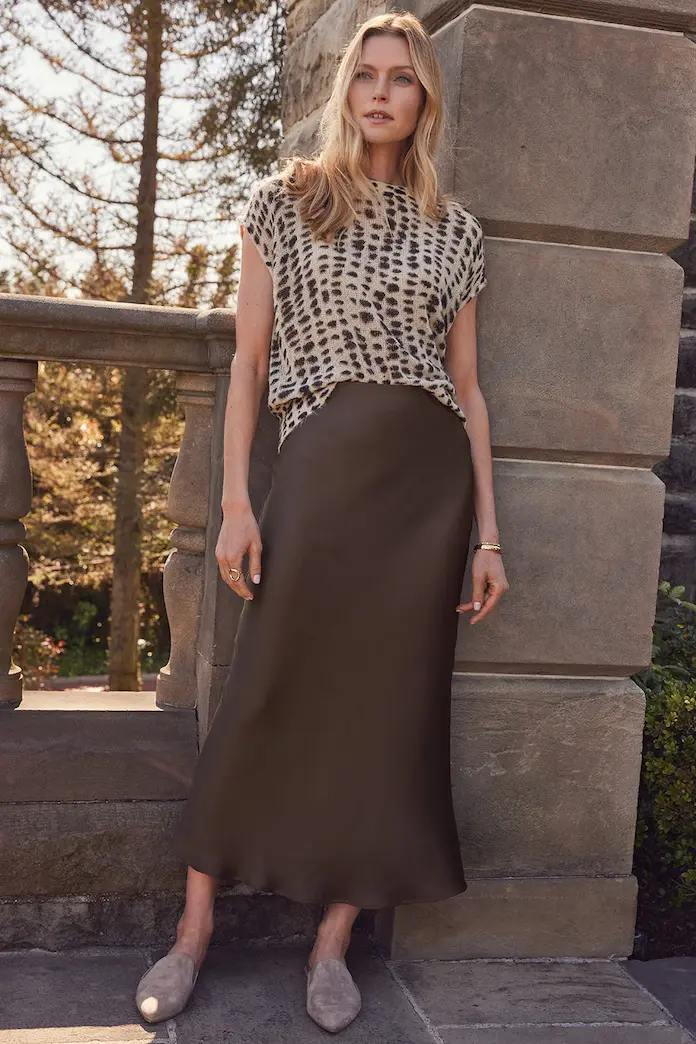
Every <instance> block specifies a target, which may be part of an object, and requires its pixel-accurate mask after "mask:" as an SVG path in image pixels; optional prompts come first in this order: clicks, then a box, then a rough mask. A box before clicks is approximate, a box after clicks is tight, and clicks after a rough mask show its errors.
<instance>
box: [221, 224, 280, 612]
mask: <svg viewBox="0 0 696 1044" xmlns="http://www.w3.org/2000/svg"><path fill="white" fill-rule="evenodd" d="M273 318H274V302H273V280H272V277H271V272H270V269H269V268H268V267H267V265H266V264H265V262H264V260H263V258H262V256H261V254H260V253H259V251H258V249H257V247H256V245H255V244H254V242H253V240H252V239H251V237H250V236H249V235H248V233H247V232H246V229H244V230H243V232H242V267H241V272H240V276H239V289H238V292H237V321H236V338H235V340H236V347H235V353H234V358H233V359H232V363H231V366H230V384H229V389H228V392H227V405H226V409H225V429H224V439H223V458H224V474H223V483H222V515H223V518H222V526H221V528H220V535H219V537H218V542H217V547H216V549H215V555H216V558H217V561H218V565H219V567H220V574H221V576H222V578H223V580H224V581H225V583H226V584H228V586H229V587H231V588H232V590H233V591H236V593H237V594H238V595H240V596H241V597H242V598H245V599H247V600H250V599H252V598H253V597H254V596H253V594H252V593H251V591H250V590H249V588H248V587H247V584H246V582H245V580H244V576H243V574H242V575H241V576H240V578H239V580H232V579H231V577H230V575H229V570H230V568H233V569H238V570H240V571H241V569H242V559H243V556H244V555H245V554H248V556H249V575H250V576H251V578H252V580H253V582H254V583H260V580H261V551H262V544H261V537H260V533H259V529H258V524H257V522H256V518H255V517H254V514H253V511H252V508H251V500H250V497H249V459H250V456H251V444H252V441H253V438H254V432H255V431H256V425H257V423H258V416H259V408H260V405H261V397H262V395H263V394H264V391H265V389H266V386H267V384H268V366H269V353H270V344H271V335H272V332H273Z"/></svg>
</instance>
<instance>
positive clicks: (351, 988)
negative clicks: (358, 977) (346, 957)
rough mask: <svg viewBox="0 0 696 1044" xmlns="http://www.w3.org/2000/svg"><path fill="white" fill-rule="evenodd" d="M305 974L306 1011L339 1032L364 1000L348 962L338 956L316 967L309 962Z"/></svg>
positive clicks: (320, 962)
mask: <svg viewBox="0 0 696 1044" xmlns="http://www.w3.org/2000/svg"><path fill="white" fill-rule="evenodd" d="M305 974H306V976H307V1013H308V1014H309V1015H310V1017H311V1018H312V1019H314V1021H315V1022H316V1024H317V1026H321V1028H322V1029H325V1030H329V1032H330V1033H338V1031H339V1030H342V1029H344V1028H345V1027H346V1026H348V1025H349V1024H350V1023H351V1022H352V1021H353V1019H354V1018H355V1016H356V1015H357V1014H358V1012H359V1011H360V1007H361V1003H362V1000H361V997H360V990H359V989H358V987H357V986H356V985H355V983H354V982H353V977H352V975H351V974H350V972H349V971H348V968H347V966H346V962H345V961H342V960H341V959H340V958H338V957H325V958H324V959H323V960H321V961H317V962H316V963H315V965H314V967H313V968H310V967H309V964H306V965H305Z"/></svg>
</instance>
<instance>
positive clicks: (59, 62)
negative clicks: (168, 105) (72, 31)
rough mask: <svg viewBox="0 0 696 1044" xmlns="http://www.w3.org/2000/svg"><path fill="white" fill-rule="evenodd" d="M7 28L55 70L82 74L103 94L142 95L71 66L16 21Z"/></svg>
mask: <svg viewBox="0 0 696 1044" xmlns="http://www.w3.org/2000/svg"><path fill="white" fill-rule="evenodd" d="M5 29H6V31H7V32H8V33H10V35H11V36H13V37H14V38H15V40H17V42H18V43H20V44H22V45H23V46H24V47H29V48H31V49H32V50H34V51H36V52H37V54H40V55H41V57H42V58H43V59H44V61H45V62H46V63H47V64H48V65H49V66H50V67H51V69H53V70H54V71H56V70H60V71H61V72H67V73H69V74H70V75H72V76H80V77H81V78H82V79H83V80H86V81H87V83H90V84H91V85H92V86H93V87H96V88H97V89H98V90H99V91H100V92H102V93H103V94H110V95H112V96H113V97H115V98H129V99H133V98H138V97H139V96H140V92H139V91H133V92H132V93H129V92H127V91H125V92H124V91H117V90H115V89H114V88H113V87H107V86H106V85H105V84H103V83H101V82H100V81H99V80H95V79H94V77H92V76H89V75H88V74H87V73H86V72H85V71H84V70H83V69H78V68H74V67H71V66H69V65H68V63H67V61H66V59H65V58H63V57H61V56H60V55H56V54H52V53H51V52H50V51H47V50H46V49H45V48H44V47H42V46H41V44H40V43H39V42H38V41H37V40H35V39H34V38H33V37H31V36H29V35H28V34H26V33H23V32H22V31H21V29H20V27H19V24H18V23H16V22H15V23H14V25H6V26H5Z"/></svg>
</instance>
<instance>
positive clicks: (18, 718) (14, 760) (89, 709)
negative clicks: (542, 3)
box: [0, 690, 198, 803]
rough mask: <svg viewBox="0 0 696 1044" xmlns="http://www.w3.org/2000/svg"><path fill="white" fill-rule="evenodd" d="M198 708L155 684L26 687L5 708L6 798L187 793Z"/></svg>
mask: <svg viewBox="0 0 696 1044" xmlns="http://www.w3.org/2000/svg"><path fill="white" fill-rule="evenodd" d="M197 756H198V746H197V741H196V713H195V711H193V710H163V709H162V708H160V707H157V705H156V704H155V693H154V692H80V691H76V692H72V691H63V692H60V691H40V690H38V691H29V692H25V693H24V696H23V699H22V702H21V703H20V704H19V706H18V707H17V708H16V709H15V710H6V711H5V712H4V713H3V718H2V728H1V729H0V777H1V778H2V780H3V785H4V791H3V801H5V802H7V801H14V802H29V801H37V802H41V801H45V802H51V803H53V802H58V801H67V802H70V801H92V802H98V801H137V800H144V801H167V800H174V799H181V798H183V797H184V796H185V794H186V791H187V789H188V786H189V783H190V780H191V778H192V774H193V769H194V766H195V763H196V758H197Z"/></svg>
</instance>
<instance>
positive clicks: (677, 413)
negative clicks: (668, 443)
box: [672, 388, 696, 457]
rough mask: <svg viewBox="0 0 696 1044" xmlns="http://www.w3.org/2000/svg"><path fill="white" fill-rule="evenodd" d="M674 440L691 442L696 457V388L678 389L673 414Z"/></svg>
mask: <svg viewBox="0 0 696 1044" xmlns="http://www.w3.org/2000/svg"><path fill="white" fill-rule="evenodd" d="M672 438H674V439H681V440H682V441H686V442H690V443H691V444H692V450H693V453H694V456H695V457H696V388H677V391H676V394H675V396H674V411H673V414H672Z"/></svg>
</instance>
